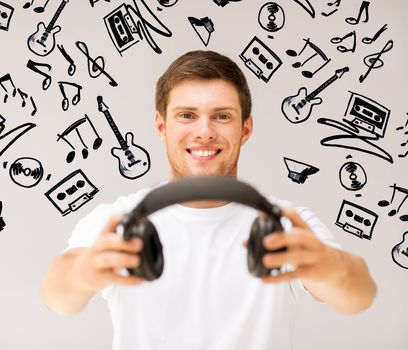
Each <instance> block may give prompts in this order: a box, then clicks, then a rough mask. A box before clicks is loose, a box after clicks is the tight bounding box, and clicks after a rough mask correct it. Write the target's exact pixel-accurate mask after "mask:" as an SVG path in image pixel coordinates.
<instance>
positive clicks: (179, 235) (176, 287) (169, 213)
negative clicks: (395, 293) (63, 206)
mask: <svg viewBox="0 0 408 350" xmlns="http://www.w3.org/2000/svg"><path fill="white" fill-rule="evenodd" d="M148 191H149V190H148V189H147V190H146V189H145V190H141V191H139V192H137V193H136V194H132V195H130V196H128V197H121V198H119V199H118V200H117V201H116V202H115V203H113V204H111V205H105V204H102V205H99V206H98V207H96V208H95V209H94V210H93V211H92V212H91V213H90V214H89V215H88V216H86V217H85V218H83V219H82V220H80V221H79V223H78V225H77V226H76V227H75V229H74V231H73V233H72V236H71V238H70V239H69V246H68V248H67V249H71V248H74V247H88V246H90V245H92V244H93V242H94V240H95V239H96V238H97V236H98V235H99V233H100V231H101V229H102V228H103V227H104V225H105V223H106V222H107V220H108V219H109V218H110V217H111V216H112V215H113V214H117V213H124V212H127V211H129V210H130V209H132V208H133V207H134V206H135V205H136V204H137V203H138V202H139V201H140V200H141V199H142V198H143V197H144V196H145V195H146V194H147V192H148ZM269 200H271V201H273V202H275V203H276V204H278V205H280V206H281V207H284V206H288V205H289V203H287V202H283V201H278V200H276V199H274V198H271V197H269ZM298 211H299V213H300V214H301V216H302V217H303V219H304V220H306V221H307V223H308V224H309V226H310V227H311V228H312V230H313V231H314V232H315V234H316V235H317V236H318V237H319V238H320V239H321V240H322V241H324V242H327V243H328V244H330V245H332V246H337V244H336V243H334V242H333V240H332V239H333V236H332V234H331V233H330V231H329V230H328V229H327V228H326V227H325V226H324V225H323V224H322V223H321V222H320V221H319V220H318V219H317V218H316V217H315V216H314V214H313V213H311V212H310V211H309V210H307V209H305V208H302V209H298ZM256 216H257V211H256V210H255V209H253V208H250V207H247V206H244V205H241V204H238V203H229V204H226V205H224V206H221V207H217V208H209V209H197V208H190V207H186V206H183V205H180V204H175V205H172V206H169V207H167V208H164V209H162V210H160V211H157V212H155V213H153V214H152V215H150V216H149V219H150V220H151V221H152V222H153V224H154V225H155V227H156V229H157V231H158V234H159V237H160V241H161V242H162V245H163V255H164V270H163V274H162V275H161V277H160V278H159V279H157V280H155V281H152V282H144V283H143V284H141V285H138V286H131V287H129V286H110V287H107V288H105V289H104V290H103V293H102V294H103V297H104V298H105V299H106V300H107V302H108V307H109V310H110V312H111V317H112V322H113V328H114V339H113V349H114V350H158V349H159V350H161V349H166V350H167V349H169V350H173V349H174V350H184V349H186V350H195V349H206V350H239V349H257V350H263V349H265V350H266V349H268V350H271V349H276V350H288V349H291V333H292V329H293V324H294V317H295V312H296V305H297V302H298V299H299V297H300V295H301V294H304V293H307V292H306V291H305V290H304V288H303V285H302V284H301V282H300V281H299V280H295V281H292V282H288V283H280V284H266V283H263V282H262V281H261V280H260V279H258V278H255V277H252V276H251V275H250V274H249V272H248V269H247V262H246V256H247V250H246V248H244V247H243V245H242V242H243V241H244V240H245V239H248V237H249V232H250V227H251V225H252V222H253V221H254V219H255V218H256ZM283 224H284V227H285V229H288V228H289V226H290V222H289V221H288V220H283Z"/></svg>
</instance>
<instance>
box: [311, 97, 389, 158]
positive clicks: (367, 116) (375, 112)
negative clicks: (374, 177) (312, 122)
mask: <svg viewBox="0 0 408 350" xmlns="http://www.w3.org/2000/svg"><path fill="white" fill-rule="evenodd" d="M350 93H351V96H350V100H349V103H348V105H347V109H346V112H345V116H344V118H343V121H342V122H339V121H337V120H333V119H328V118H319V119H318V120H317V122H318V123H320V124H324V125H328V126H331V127H333V128H336V129H339V130H341V131H344V132H345V133H344V134H339V135H333V136H329V137H326V138H324V139H322V140H321V141H320V144H321V145H323V146H330V147H340V148H347V149H353V150H356V151H360V152H364V153H367V154H371V155H374V156H377V157H380V158H382V159H384V160H386V161H388V162H390V163H393V159H392V156H391V155H390V154H389V153H388V152H386V151H385V150H383V149H382V148H381V147H379V146H378V145H376V144H374V143H373V142H372V141H376V140H378V139H379V138H383V137H384V135H385V131H386V128H387V124H388V119H389V116H390V110H389V109H388V108H386V107H384V106H382V105H381V104H379V103H378V102H375V101H373V100H371V99H370V98H368V97H366V96H363V95H360V94H357V93H354V92H351V91H350Z"/></svg>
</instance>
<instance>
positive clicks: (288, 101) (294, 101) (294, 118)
mask: <svg viewBox="0 0 408 350" xmlns="http://www.w3.org/2000/svg"><path fill="white" fill-rule="evenodd" d="M348 71H349V68H348V67H344V68H342V69H338V70H336V73H335V74H334V75H333V76H332V77H331V78H330V79H328V80H327V81H326V82H324V83H323V84H322V85H320V86H319V87H318V88H317V89H316V90H314V91H313V92H311V93H310V94H309V95H308V94H307V90H306V88H304V87H302V88H300V89H299V91H298V93H297V94H296V95H294V96H289V97H286V98H285V99H284V100H283V102H282V106H281V110H282V113H283V114H284V115H285V117H286V119H287V120H289V121H290V122H291V123H294V124H297V123H301V122H304V121H305V120H307V119H308V118H309V116H310V114H311V113H312V108H313V106H314V105H318V104H320V103H322V99H321V98H320V97H317V98H315V97H316V96H317V95H318V94H319V93H320V92H321V91H323V90H324V89H325V88H327V87H328V86H329V85H330V84H331V83H333V82H334V81H335V80H337V79H339V78H341V76H342V75H343V74H344V73H345V72H348Z"/></svg>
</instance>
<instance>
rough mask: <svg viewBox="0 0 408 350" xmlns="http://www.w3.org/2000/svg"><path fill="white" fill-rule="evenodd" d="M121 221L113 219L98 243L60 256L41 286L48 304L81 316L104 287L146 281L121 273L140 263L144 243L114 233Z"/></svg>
mask: <svg viewBox="0 0 408 350" xmlns="http://www.w3.org/2000/svg"><path fill="white" fill-rule="evenodd" d="M118 223H119V219H118V218H113V219H111V220H110V221H109V222H108V224H107V226H106V227H105V228H104V230H103V232H102V233H101V235H100V236H99V237H98V238H97V240H96V241H95V244H94V245H93V246H92V247H89V248H74V249H71V250H69V251H67V252H66V253H64V254H62V255H61V256H59V257H57V258H56V259H55V260H54V261H53V262H52V264H51V266H50V268H49V270H48V272H47V274H46V276H45V279H44V282H43V284H42V286H41V296H42V298H43V301H44V303H45V304H46V305H47V306H48V307H49V308H50V309H51V310H53V311H55V312H57V313H59V314H62V315H69V314H77V313H79V312H81V311H82V310H83V309H84V308H85V307H86V305H87V304H88V302H89V301H90V300H91V299H92V298H93V297H94V296H95V295H96V294H97V293H98V292H99V291H100V290H101V289H103V288H104V287H106V286H108V285H110V284H126V285H136V284H140V283H142V281H143V280H142V279H140V278H136V277H134V276H129V277H123V276H120V275H119V274H118V270H119V269H121V268H124V267H136V266H138V265H139V264H140V256H139V255H138V254H137V253H140V252H141V250H142V248H143V247H142V240H141V239H138V238H137V239H134V240H132V241H131V242H125V241H124V240H123V238H122V237H120V236H118V235H117V234H116V233H114V231H115V228H116V226H117V224H118Z"/></svg>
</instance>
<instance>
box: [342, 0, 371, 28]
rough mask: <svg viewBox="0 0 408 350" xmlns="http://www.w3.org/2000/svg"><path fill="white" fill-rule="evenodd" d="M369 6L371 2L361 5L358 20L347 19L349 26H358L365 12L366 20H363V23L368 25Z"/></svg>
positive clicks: (364, 2)
mask: <svg viewBox="0 0 408 350" xmlns="http://www.w3.org/2000/svg"><path fill="white" fill-rule="evenodd" d="M368 5H370V2H369V1H363V2H362V3H361V6H360V11H359V12H358V16H357V18H354V17H348V18H346V22H347V23H348V24H352V25H356V24H358V23H359V22H360V19H361V15H362V14H363V12H364V14H365V19H364V20H363V22H364V23H367V22H368V19H369V16H368Z"/></svg>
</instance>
